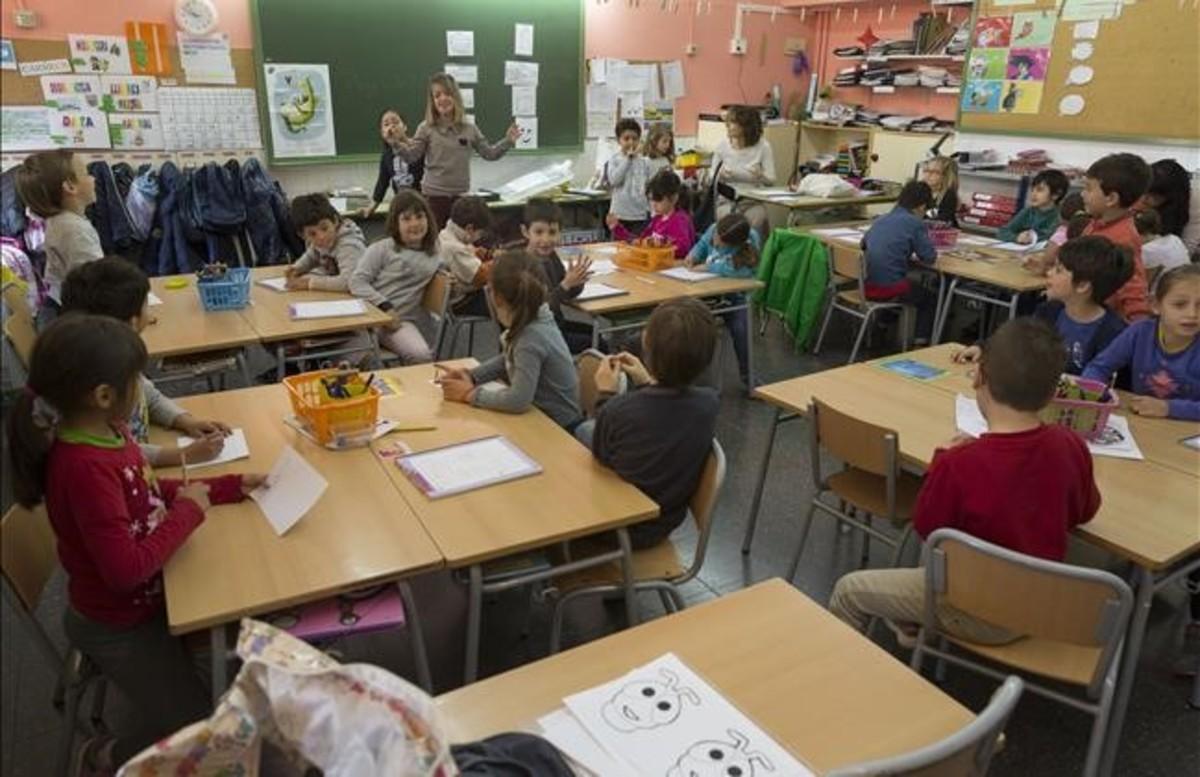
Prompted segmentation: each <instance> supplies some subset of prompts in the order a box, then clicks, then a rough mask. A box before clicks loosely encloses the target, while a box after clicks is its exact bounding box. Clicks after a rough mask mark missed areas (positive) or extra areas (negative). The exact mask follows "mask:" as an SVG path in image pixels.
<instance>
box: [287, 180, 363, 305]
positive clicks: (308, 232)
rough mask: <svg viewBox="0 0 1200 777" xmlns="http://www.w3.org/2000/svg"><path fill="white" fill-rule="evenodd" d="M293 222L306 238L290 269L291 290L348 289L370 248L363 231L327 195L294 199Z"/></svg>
mask: <svg viewBox="0 0 1200 777" xmlns="http://www.w3.org/2000/svg"><path fill="white" fill-rule="evenodd" d="M292 222H293V223H294V224H295V225H296V229H298V230H299V231H300V237H302V238H304V253H303V254H301V255H300V258H299V259H297V260H296V261H294V262H292V263H291V265H289V266H288V268H287V273H286V276H285V277H286V278H287V287H288V289H290V290H292V291H300V290H313V291H342V292H345V291H349V290H350V276H351V275H353V274H354V268H355V267H357V266H358V260H359V259H360V258H362V255H363V252H364V251H366V250H367V244H366V241H365V240H364V239H363V233H362V230H361V229H359V228H358V225H357V224H355V223H354V222H353V221H351V220H350V219H344V218H342V217H341V216H340V215H338V212H337V211H336V210H334V207H333V204H332V203H330V202H329V198H328V197H326V196H325V195H324V194H301V195H300V196H299V197H296V198H295V199H294V200H292Z"/></svg>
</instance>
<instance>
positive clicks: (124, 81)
mask: <svg viewBox="0 0 1200 777" xmlns="http://www.w3.org/2000/svg"><path fill="white" fill-rule="evenodd" d="M100 94H101V95H102V96H101V98H100V107H101V108H103V109H104V110H106V111H120V112H122V113H130V112H135V111H150V112H154V111H157V110H158V80H157V79H156V78H154V76H100Z"/></svg>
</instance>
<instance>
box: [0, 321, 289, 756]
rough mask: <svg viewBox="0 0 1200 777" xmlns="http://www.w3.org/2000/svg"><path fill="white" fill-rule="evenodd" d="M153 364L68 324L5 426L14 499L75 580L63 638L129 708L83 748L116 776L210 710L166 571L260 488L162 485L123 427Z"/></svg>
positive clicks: (131, 346)
mask: <svg viewBox="0 0 1200 777" xmlns="http://www.w3.org/2000/svg"><path fill="white" fill-rule="evenodd" d="M146 358H147V357H146V347H145V345H143V344H142V341H141V339H140V338H139V337H138V336H137V333H135V332H134V331H133V329H132V328H131V327H129V326H128V325H127V324H125V323H123V322H121V321H116V320H114V319H112V318H106V317H102V316H89V315H85V314H82V313H71V314H67V315H63V316H62V317H60V318H59V319H58V320H56V321H54V322H53V323H52V324H50V325H49V326H48V327H47V328H46V329H45V330H44V331H43V332H42V334H41V335H40V336H39V337H38V339H37V342H36V343H35V344H34V347H33V357H32V359H31V364H30V369H29V382H28V383H27V384H26V387H25V390H24V392H23V393H21V394H20V395H18V397H17V400H16V404H15V405H14V406H13V408H12V412H11V414H10V416H9V419H8V439H9V445H10V447H11V452H12V468H13V474H14V479H13V485H14V490H15V492H16V498H17V501H18V502H20V503H21V504H22V505H25V506H26V507H33V506H35V505H37V504H39V503H41V502H43V501H44V502H45V504H46V512H47V514H48V515H49V518H50V525H51V527H52V528H53V529H54V534H55V536H56V538H57V541H58V556H59V560H60V561H61V562H62V566H63V569H64V570H66V573H67V597H68V606H67V608H66V611H65V612H64V614H63V626H64V628H65V631H66V634H67V638H68V641H69V643H70V644H71V645H72V646H73V647H76V648H78V649H79V650H80V651H81V652H82V653H83V654H84V655H85V656H87V657H88V659H90V660H91V661H94V662H95V663H96V665H97V666H98V667H99V669H100V672H101V674H102V675H103V676H104V677H105V678H106V679H107V680H108V681H109V682H111V683H113V684H114V685H116V686H117V688H119V689H120V690H121V693H122V695H123V696H124V697H125V698H126V699H128V700H129V702H130V703H131V704H132V705H133V711H134V712H135V715H133V716H132V717H131V719H132V720H133V721H135V725H136V730H132V731H128V732H122V733H121V734H120V736H118V737H117V738H116V739H113V738H109V737H95V738H93V739H90V740H88V741H87V742H85V743H84V745H83V749H82V751H81V753H80V755H79V759H78V760H79V761H80V762H82V764H83V766H84V767H85V770H84V771H81V772H80V773H87V774H92V773H97V774H99V773H108V774H111V773H112V770H113V769H115V768H116V767H117V766H118V765H119V764H122V763H124V762H125V761H126V760H128V759H129V758H130V757H132V756H133V755H134V754H136V753H138V752H139V751H141V750H142V749H144V748H146V747H149V746H150V745H151V744H153V743H154V742H155V741H157V740H158V739H160V738H161V737H163V736H165V735H167V734H170V733H173V732H175V731H176V730H178V729H179V728H180V727H182V726H185V725H187V724H189V723H191V722H193V721H195V720H197V719H199V718H202V717H204V716H205V715H207V714H208V710H209V697H208V694H207V693H206V692H205V689H204V686H203V684H202V683H201V680H200V678H199V677H198V676H197V674H196V670H195V665H194V663H193V660H192V658H191V657H190V656H189V655H188V652H187V650H186V649H185V648H184V645H183V642H182V641H181V640H180V639H179V638H177V637H173V636H171V634H170V633H169V632H168V630H167V618H166V608H165V606H164V600H163V580H162V574H161V572H162V568H163V566H164V565H165V564H166V563H167V561H168V560H169V559H170V558H171V556H172V555H173V554H174V553H175V551H176V550H178V549H179V548H180V546H182V545H183V544H184V542H186V541H187V538H188V536H189V535H190V534H191V533H192V532H193V531H194V530H195V529H196V528H197V527H198V526H199V525H200V524H201V523H202V522H203V521H204V517H205V512H206V511H207V510H208V508H209V506H210V504H222V503H226V502H238V501H241V500H242V499H244V498H245V497H246V495H247V494H249V493H250V491H252V490H253V489H255V488H257V487H258V486H260V485H262V484H264V483H265V480H266V478H265V476H264V475H223V476H221V477H216V478H206V479H204V480H199V479H197V480H193V481H192V482H191V483H185V482H181V481H178V480H159V479H156V478H155V476H154V472H153V470H151V469H150V467H149V465H147V464H146V460H145V459H144V458H143V457H142V453H141V450H140V449H139V448H138V446H137V444H136V443H134V441H133V439H132V438H131V437H130V436H129V430H128V428H127V426H126V422H127V421H128V419H129V416H130V414H131V413H132V412H133V409H134V406H135V405H136V404H137V394H138V391H139V387H140V385H141V382H142V377H141V374H142V370H143V369H144V368H145V366H146ZM105 769H107V770H108V771H107V772H104V771H101V770H105ZM88 770H91V771H88Z"/></svg>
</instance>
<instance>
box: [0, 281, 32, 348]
mask: <svg viewBox="0 0 1200 777" xmlns="http://www.w3.org/2000/svg"><path fill="white" fill-rule="evenodd" d="M3 294H4V306H5V307H6V308H8V317H7V318H5V319H4V336H5V337H6V338H8V342H9V344H10V345H12V348H13V351H14V352H15V353H16V354H17V358H18V359H20V360H21V366H23V367H24V368H25V369H26V370H28V369H29V360H30V357H31V356H32V355H33V341H34V340H36V339H37V327H36V325H35V323H34V320H33V311H32V310H30V309H29V303H28V302H27V301H26V299H25V292H24V291H22V290H21V287H20V286H18V285H17V284H15V283H11V282H10V283H6V284H5V285H4V291H3Z"/></svg>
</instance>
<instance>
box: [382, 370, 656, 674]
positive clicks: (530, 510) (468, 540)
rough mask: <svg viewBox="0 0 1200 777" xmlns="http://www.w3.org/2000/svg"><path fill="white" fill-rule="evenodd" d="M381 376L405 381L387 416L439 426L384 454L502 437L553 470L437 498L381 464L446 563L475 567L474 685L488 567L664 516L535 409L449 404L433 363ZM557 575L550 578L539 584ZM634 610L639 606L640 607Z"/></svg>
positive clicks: (386, 403)
mask: <svg viewBox="0 0 1200 777" xmlns="http://www.w3.org/2000/svg"><path fill="white" fill-rule="evenodd" d="M457 363H459V364H469V363H470V362H467V361H463V362H457ZM381 374H383V375H386V376H389V377H392V378H394V379H395V380H397V381H399V383H400V384H401V386H402V388H403V394H402V395H401V396H398V397H389V398H385V399H384V400H382V401H381V404H380V415H381V416H382V417H395V418H406V419H412V418H420V419H432V421H433V423H434V424H436V426H437V428H436V429H433V430H429V431H417V432H399V433H397V434H394V435H392V436H390V437H387V438H384V439H383V440H381V441H379V442H378V443H376V444H375V445H374V447H375V448H376V449H378V448H379V447H380V446H390V445H391V444H393V443H394V442H395V441H396V440H397V439H398V440H402V441H403V442H404V443H405V444H406V445H408V446H409V447H410V448H411V449H412V450H414V451H420V450H428V449H430V448H436V447H441V446H444V445H449V444H453V443H459V442H465V441H467V440H473V439H479V438H481V437H486V436H490V435H496V434H500V435H504V436H505V437H507V438H508V439H509V440H511V441H512V442H513V443H514V444H515V445H517V447H519V448H520V449H521V450H523V451H524V452H525V453H526V454H528V455H529V456H530V457H531V458H532V459H533V460H535V461H536V462H538V464H540V465H541V466H542V467H543V469H544V471H543V473H542V474H540V475H535V476H533V477H529V478H523V479H521V480H514V481H511V482H508V483H501V484H498V485H494V486H489V487H488V488H483V489H479V490H477V491H469V492H466V493H463V494H458V495H455V496H450V497H445V498H442V499H430V498H429V497H427V496H425V494H423V493H422V492H421V491H419V490H418V489H417V488H416V487H414V486H413V485H412V483H411V482H409V480H408V478H406V477H405V476H404V474H403V473H402V472H401V471H400V470H399V468H397V467H396V466H394V465H393V464H392V463H391V462H388V461H384V460H383V459H382V458H377V461H378V462H379V464H380V466H382V468H383V472H385V473H386V474H387V477H388V478H390V479H391V481H392V483H393V484H394V485H395V487H396V489H397V490H398V491H399V492H400V494H401V496H402V497H403V498H404V500H405V501H406V502H407V503H408V504H409V506H411V508H412V510H413V511H414V512H415V513H416V515H417V517H418V519H419V520H420V521H421V523H422V524H423V525H424V526H425V529H426V531H428V532H429V536H430V537H431V538H432V539H433V542H434V543H435V544H436V546H437V548H438V550H439V551H440V552H441V554H442V556H444V557H445V560H446V565H447V566H449V567H452V568H458V567H469V569H470V578H471V589H472V590H471V603H470V610H469V613H468V649H467V671H466V674H467V676H468V681H470V680H473V679H474V674H475V672H476V670H477V666H476V663H475V662H476V660H477V657H478V641H479V632H478V629H479V618H480V607H481V606H482V596H483V592H484V591H483V589H484V585H483V580H482V564H483V562H485V561H488V560H491V559H497V558H501V557H504V556H511V555H513V554H515V553H519V552H521V551H525V550H530V549H533V548H543V547H546V546H548V545H553V544H555V543H558V542H562V541H565V540H570V539H574V538H577V537H585V536H589V535H592V534H596V533H598V532H602V531H606V530H618V531H619V533H621V534H624V528H625V527H627V526H629V525H630V524H634V523H637V522H639V521H644V520H646V519H648V518H653V517H655V516H657V515H658V505H657V504H655V503H654V501H653V500H651V499H650V498H649V497H647V496H646V495H644V494H643V493H642V492H641V491H639V490H638V489H637V488H635V487H634V486H632V485H630V484H628V483H626V482H625V481H623V480H621V479H620V478H619V477H618V476H617V475H616V473H614V472H613V471H612V470H610V469H608V468H606V467H604V466H601V465H600V464H599V463H598V462H596V460H595V459H594V457H593V456H592V454H591V451H589V450H588V449H587V448H586V447H584V446H583V445H581V444H580V443H579V442H577V441H576V440H575V438H574V437H572V436H571V435H570V434H568V433H567V432H566V431H565V430H563V429H562V428H561V427H560V426H558V424H556V423H554V422H553V421H551V420H550V418H548V417H547V416H546V415H544V414H543V413H542V412H541V411H539V410H537V409H536V408H535V409H531V410H529V411H528V412H526V413H523V414H521V415H511V414H506V413H499V412H495V411H490V410H483V409H480V408H475V407H471V406H470V405H464V404H461V403H456V402H443V401H442V392H441V388H440V387H439V386H436V385H433V383H432V382H431V381H432V379H433V376H434V370H433V367H432V366H431V365H417V366H412V367H401V368H397V369H393V370H387V371H385V372H383V373H381ZM620 557H621V555H620V554H616V555H614V556H613V558H620ZM607 560H611V559H607ZM549 576H551V575H549V574H542V575H540V576H537V577H534V578H532V580H536V579H544V578H546V577H549ZM529 581H531V580H530V579H526V582H529ZM516 585H517V584H515V583H514V584H512V585H505V588H513V587H516ZM496 590H502V589H496ZM629 604H630V605H631V606H632V600H630V602H629ZM631 615H632V613H631Z"/></svg>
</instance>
